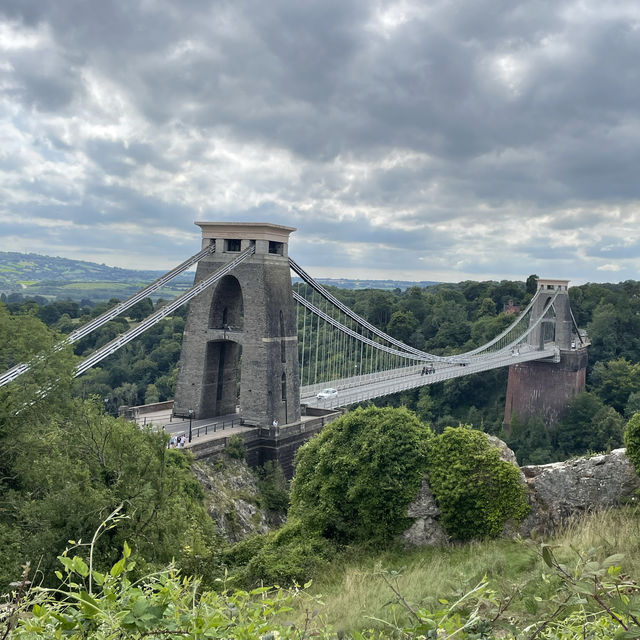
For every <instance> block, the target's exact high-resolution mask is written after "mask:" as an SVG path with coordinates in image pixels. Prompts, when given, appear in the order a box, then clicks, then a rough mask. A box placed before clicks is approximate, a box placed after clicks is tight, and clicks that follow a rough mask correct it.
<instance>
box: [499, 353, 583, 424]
mask: <svg viewBox="0 0 640 640" xmlns="http://www.w3.org/2000/svg"><path fill="white" fill-rule="evenodd" d="M586 370H587V349H586V348H581V349H572V350H570V351H569V350H567V351H565V350H561V351H560V362H559V363H555V362H535V361H534V362H523V363H521V364H515V365H512V366H510V367H509V379H508V382H507V400H506V403H505V408H504V429H505V431H506V432H507V433H509V431H510V429H511V420H512V418H513V416H518V419H519V420H526V419H527V418H531V417H534V416H538V417H540V418H542V420H543V421H544V423H545V424H546V425H547V426H553V425H554V424H556V423H557V422H558V421H559V420H560V419H561V418H562V416H563V415H564V414H565V412H566V410H567V405H568V404H569V401H570V400H571V398H573V397H574V396H575V395H577V394H578V393H580V392H582V391H584V387H585V376H586Z"/></svg>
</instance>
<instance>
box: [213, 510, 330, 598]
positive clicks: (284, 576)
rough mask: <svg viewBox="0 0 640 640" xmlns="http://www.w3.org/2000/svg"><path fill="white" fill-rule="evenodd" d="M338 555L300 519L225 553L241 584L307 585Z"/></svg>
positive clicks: (235, 577) (233, 573)
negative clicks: (311, 532) (318, 570)
mask: <svg viewBox="0 0 640 640" xmlns="http://www.w3.org/2000/svg"><path fill="white" fill-rule="evenodd" d="M334 553H335V548H334V546H333V545H332V544H331V543H330V542H329V541H328V540H325V539H324V538H320V537H318V536H315V535H312V534H310V533H309V532H308V531H307V530H306V529H305V527H304V525H303V524H302V523H301V522H300V521H299V520H290V521H288V522H287V523H286V524H285V525H284V526H283V527H281V528H280V529H278V530H277V531H273V532H271V533H268V534H263V535H257V536H251V537H250V538H247V539H246V540H242V541H241V542H238V543H237V544H235V545H233V547H231V548H230V549H229V550H228V551H226V552H225V554H224V560H225V562H226V563H227V565H228V566H229V567H230V569H231V575H232V577H233V578H234V579H235V580H236V583H237V584H245V585H256V584H260V583H264V584H279V585H282V586H285V585H292V584H303V583H305V582H306V581H307V580H309V578H311V577H312V576H313V574H314V573H315V571H316V570H317V569H318V568H319V567H321V566H322V565H324V564H325V563H326V562H327V561H328V560H329V559H331V558H332V557H333V555H334Z"/></svg>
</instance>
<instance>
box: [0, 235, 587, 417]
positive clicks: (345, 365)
mask: <svg viewBox="0 0 640 640" xmlns="http://www.w3.org/2000/svg"><path fill="white" fill-rule="evenodd" d="M196 224H197V225H199V226H200V228H201V229H202V247H201V250H200V251H198V252H197V253H196V254H194V255H193V256H191V257H190V258H189V259H187V260H185V261H184V262H183V263H182V264H180V265H178V266H177V267H176V268H174V269H172V270H171V271H169V272H168V273H166V274H165V275H163V276H162V277H161V278H159V279H157V280H156V281H155V282H153V283H151V284H150V285H148V286H147V287H145V288H144V289H142V290H141V291H139V292H138V293H137V294H135V295H134V296H132V297H130V298H129V299H127V300H125V301H124V302H122V303H120V304H118V305H117V306H115V307H113V308H111V309H110V310H109V311H107V312H106V313H104V314H103V315H101V316H99V317H98V318H95V319H94V320H92V321H91V322H90V323H88V324H86V325H85V326H83V327H81V328H79V329H77V330H76V331H73V332H72V333H70V334H69V335H68V336H66V337H65V338H64V340H62V341H61V342H60V344H59V345H57V347H56V348H58V349H60V348H63V347H64V346H66V345H69V344H72V343H73V342H75V341H77V340H80V339H81V338H83V337H84V336H86V335H88V334H89V333H91V332H92V331H95V330H96V329H98V328H99V327H101V326H103V325H104V324H106V323H107V322H109V320H112V319H113V318H115V317H116V316H118V315H120V314H123V313H125V312H126V311H127V309H129V308H130V307H131V306H133V305H134V304H136V303H137V302H139V301H140V300H141V299H142V298H144V297H145V296H148V295H150V294H151V293H153V292H154V291H156V290H157V289H158V288H160V287H161V286H163V285H164V284H166V283H167V282H169V281H170V280H171V279H173V278H174V277H176V276H177V275H178V274H180V273H183V272H184V271H185V270H187V269H189V268H190V267H193V266H194V265H197V271H196V275H195V279H194V286H193V287H192V288H191V289H190V290H188V291H187V292H185V293H184V294H182V295H181V296H179V297H178V298H176V299H175V300H173V301H172V302H169V303H168V304H166V305H165V306H163V307H162V308H161V309H159V310H157V311H156V312H155V313H153V314H151V315H150V316H149V317H148V318H147V319H145V320H143V321H142V322H140V323H139V324H138V325H136V326H135V327H133V328H132V329H130V330H129V331H127V332H125V333H123V334H122V335H120V336H118V337H117V338H115V339H114V340H112V341H111V342H109V343H108V344H106V345H105V346H103V347H101V348H100V349H98V350H97V351H95V352H94V353H93V354H91V355H90V356H88V357H86V358H85V359H83V360H82V361H80V362H79V363H78V364H77V367H76V375H78V376H79V375H81V374H82V373H84V372H85V371H87V370H88V369H89V368H91V367H93V366H95V365H97V364H98V363H100V362H101V361H102V360H104V359H105V358H107V357H109V356H110V355H112V354H113V353H115V352H116V351H117V350H118V349H120V348H121V347H122V346H124V345H125V344H127V343H128V342H130V341H131V340H133V339H135V338H136V337H137V336H139V335H141V334H142V333H143V332H144V331H146V330H147V329H149V328H150V327H152V326H154V325H155V324H157V323H158V322H160V321H161V320H162V319H163V318H164V317H166V316H167V315H169V314H171V313H172V312H173V311H175V309H177V308H178V307H180V306H182V305H184V304H186V303H188V302H189V303H190V306H189V312H188V315H187V321H186V326H185V332H184V337H183V345H182V353H181V359H180V367H179V374H178V381H177V386H176V396H175V400H174V403H173V407H172V418H173V417H175V416H177V417H178V418H180V417H182V418H187V417H188V418H189V421H190V422H189V424H191V420H192V419H196V420H211V419H214V418H215V417H216V416H229V415H237V416H238V421H242V423H243V425H245V426H248V427H259V428H267V429H268V428H269V427H270V426H272V425H274V424H277V425H279V426H282V427H284V426H285V425H297V424H300V423H301V420H302V416H303V414H305V413H306V414H309V413H311V414H313V413H314V411H315V414H316V415H317V414H318V412H322V411H328V410H332V409H337V408H338V407H344V406H348V405H351V404H354V403H359V402H364V401H367V400H371V399H373V398H376V397H381V396H385V395H388V394H392V393H397V392H400V391H405V390H407V389H413V388H416V387H420V386H424V385H428V384H433V383H436V382H442V381H444V380H449V379H452V378H457V377H460V376H466V375H470V374H477V373H481V372H484V371H489V370H491V369H496V368H499V367H510V377H509V384H510V385H511V386H512V389H513V390H515V391H512V393H511V394H510V393H509V390H508V391H507V403H508V406H507V408H506V412H505V420H506V421H507V422H508V417H509V416H510V415H511V414H512V413H514V412H517V411H518V410H522V411H525V412H526V411H532V410H535V407H534V408H533V409H532V407H531V406H529V405H530V404H531V399H532V398H533V399H534V400H535V397H537V396H540V395H541V394H542V395H544V396H547V404H549V403H548V396H549V394H550V393H556V394H558V393H559V394H560V396H562V397H560V398H559V399H557V400H556V401H551V404H550V405H549V406H551V413H553V412H554V411H555V412H556V413H557V412H558V411H559V410H560V409H561V405H562V403H563V402H564V403H565V404H566V402H567V401H568V398H569V397H570V396H571V395H573V394H575V393H577V392H578V391H579V390H580V387H581V386H582V388H583V387H584V369H585V367H586V350H585V349H584V347H585V346H586V345H585V344H584V342H583V336H582V334H581V333H580V331H579V330H578V327H577V325H576V323H575V319H574V318H573V314H572V313H571V309H570V306H569V296H568V281H564V280H542V279H541V280H539V281H538V289H537V291H536V293H535V295H534V296H533V297H532V299H531V300H530V302H529V303H528V305H527V306H526V307H525V308H524V309H523V310H522V311H521V313H520V314H519V315H518V316H517V317H515V318H514V320H513V322H512V323H511V324H510V325H509V326H508V327H507V328H506V329H504V330H503V331H502V332H501V333H500V334H499V335H497V336H495V337H494V338H493V339H492V340H489V341H488V342H487V343H486V344H484V345H481V346H479V347H476V348H474V349H472V350H468V351H466V352H463V353H455V352H452V353H450V354H444V355H443V354H431V353H427V352H424V351H421V350H419V349H417V348H415V347H412V346H410V345H407V344H404V343H403V342H401V341H399V340H397V339H395V338H394V337H392V336H390V335H388V334H386V333H385V332H384V331H382V330H381V329H380V328H378V327H375V326H374V325H372V324H371V323H369V322H368V321H367V320H365V319H364V318H362V317H361V316H359V315H358V314H356V313H355V312H354V311H352V310H351V309H349V308H348V307H347V306H346V305H344V304H343V303H341V302H340V301H339V300H338V299H337V298H336V297H335V296H333V295H332V294H331V293H330V292H329V291H327V290H326V289H325V288H324V287H323V286H322V285H321V284H320V283H318V282H317V281H316V280H315V279H314V278H313V277H311V276H310V275H309V274H308V273H307V272H306V271H304V269H303V268H302V267H300V266H299V265H298V264H297V263H296V262H295V261H294V260H293V259H291V258H290V257H289V256H288V239H289V234H290V233H291V232H293V231H295V229H293V228H291V227H284V226H280V225H273V224H267V223H221V222H220V223H219V222H197V223H196ZM292 276H294V277H295V278H296V279H297V280H298V282H296V284H295V285H292ZM576 354H577V355H576ZM567 362H568V366H565V365H566V363H567ZM536 363H546V364H547V365H559V366H556V367H555V369H554V370H553V371H554V374H553V375H549V374H548V372H549V371H551V369H549V368H547V369H545V370H544V371H545V372H546V373H544V374H540V372H539V371H540V370H539V369H535V365H536ZM563 363H564V365H563ZM30 366H31V365H30V364H29V363H20V364H17V365H16V366H14V367H13V368H11V369H10V370H8V371H6V372H4V373H3V374H2V375H0V386H3V385H6V384H8V383H10V382H12V381H14V380H16V378H18V377H19V376H21V375H22V374H24V373H25V372H26V371H28V370H29V367H30ZM532 366H533V367H534V368H533V369H532V368H531V367H532ZM527 367H528V368H527ZM511 372H514V373H513V378H514V380H513V384H512V374H511ZM518 372H520V373H519V374H518ZM532 372H533V373H532ZM536 372H538V373H536ZM558 372H559V373H558ZM525 379H526V380H527V381H526V384H528V385H529V386H531V385H534V386H535V384H538V383H540V384H541V385H542V391H540V389H538V390H537V391H536V390H532V391H531V393H530V394H529V395H530V396H531V397H530V398H529V399H528V400H526V401H523V400H522V399H519V398H518V397H516V395H517V394H518V393H519V394H520V395H522V394H523V390H522V389H523V381H524V380H525ZM545 379H549V380H551V385H552V388H551V387H549V385H548V384H547V387H545ZM326 389H329V390H330V391H329V392H327V393H323V390H326ZM46 392H47V390H43V393H46ZM514 401H515V407H514ZM509 403H510V406H509ZM238 407H239V410H238ZM301 408H302V409H301Z"/></svg>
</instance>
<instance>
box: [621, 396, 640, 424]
mask: <svg viewBox="0 0 640 640" xmlns="http://www.w3.org/2000/svg"><path fill="white" fill-rule="evenodd" d="M636 413H640V391H633V392H632V393H630V394H629V399H628V400H627V404H626V405H625V407H624V416H625V418H627V419H629V418H631V417H633V415H634V414H636Z"/></svg>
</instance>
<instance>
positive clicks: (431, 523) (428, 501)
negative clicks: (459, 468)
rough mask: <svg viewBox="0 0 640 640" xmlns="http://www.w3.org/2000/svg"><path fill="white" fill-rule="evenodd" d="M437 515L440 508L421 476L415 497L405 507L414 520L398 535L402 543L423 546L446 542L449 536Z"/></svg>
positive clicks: (410, 545) (409, 545) (408, 545)
mask: <svg viewBox="0 0 640 640" xmlns="http://www.w3.org/2000/svg"><path fill="white" fill-rule="evenodd" d="M439 515H440V509H438V505H437V504H436V500H435V498H434V497H433V494H432V493H431V489H430V488H429V483H428V482H427V480H426V479H425V478H423V479H422V486H421V487H420V491H419V492H418V495H417V496H416V499H415V500H414V501H413V502H412V503H411V504H410V505H409V506H408V507H407V516H408V517H409V518H415V520H414V521H413V524H412V525H411V527H409V529H407V530H406V531H405V532H404V533H403V534H401V535H400V540H401V541H402V543H403V545H404V546H405V547H425V546H431V545H443V544H446V543H447V542H448V541H449V538H448V537H447V534H446V533H445V532H444V529H443V528H442V526H441V525H440V523H439V522H438V516H439Z"/></svg>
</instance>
